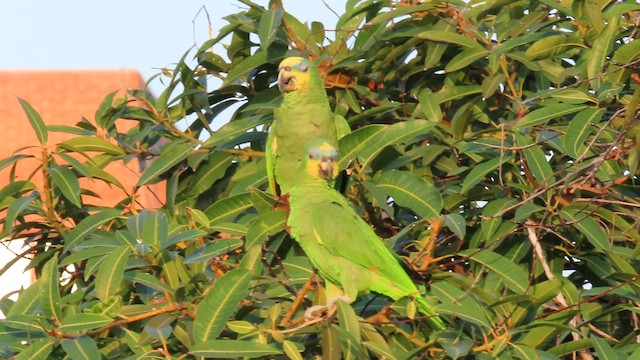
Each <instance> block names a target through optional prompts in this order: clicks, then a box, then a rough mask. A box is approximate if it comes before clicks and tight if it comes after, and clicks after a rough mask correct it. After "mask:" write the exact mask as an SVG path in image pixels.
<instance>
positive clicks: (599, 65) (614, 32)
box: [587, 17, 620, 90]
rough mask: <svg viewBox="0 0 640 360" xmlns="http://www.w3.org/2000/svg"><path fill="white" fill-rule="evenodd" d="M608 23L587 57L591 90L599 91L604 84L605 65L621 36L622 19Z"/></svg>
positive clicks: (615, 18)
mask: <svg viewBox="0 0 640 360" xmlns="http://www.w3.org/2000/svg"><path fill="white" fill-rule="evenodd" d="M607 22H608V23H607V26H606V27H605V28H604V29H603V30H602V31H601V32H600V33H599V34H598V36H597V37H596V39H595V41H594V42H593V47H592V48H591V53H590V54H589V56H588V57H587V76H589V78H590V79H591V88H592V89H594V90H597V89H599V88H600V85H601V84H602V78H603V76H602V72H603V67H604V64H605V62H606V61H607V56H608V55H609V53H610V52H611V50H612V49H613V44H614V42H615V41H616V38H617V37H618V36H620V18H619V17H613V18H609V19H607Z"/></svg>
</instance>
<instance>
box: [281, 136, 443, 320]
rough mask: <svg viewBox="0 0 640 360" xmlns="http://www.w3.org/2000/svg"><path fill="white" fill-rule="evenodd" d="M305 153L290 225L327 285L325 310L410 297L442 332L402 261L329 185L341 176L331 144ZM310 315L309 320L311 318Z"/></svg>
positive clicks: (292, 194) (294, 185)
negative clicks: (368, 296) (371, 297)
mask: <svg viewBox="0 0 640 360" xmlns="http://www.w3.org/2000/svg"><path fill="white" fill-rule="evenodd" d="M303 154H304V156H303V158H302V160H301V165H300V167H299V170H298V171H297V175H296V177H295V178H294V179H292V182H291V183H290V184H291V188H290V189H289V206H290V214H289V219H288V226H289V229H290V234H291V236H292V237H293V238H294V239H295V240H296V241H297V242H298V243H299V244H300V247H301V248H302V249H303V250H304V251H305V253H306V254H307V256H308V257H309V260H310V261H311V264H313V266H314V267H315V268H316V269H317V270H318V274H319V275H320V276H321V277H322V278H323V279H324V281H325V286H326V294H327V299H326V300H327V302H326V303H327V305H328V306H329V307H331V306H332V305H333V304H334V303H335V301H336V300H337V299H340V300H345V301H347V302H353V301H355V300H356V298H357V296H358V294H360V293H368V292H370V291H373V292H376V293H379V294H382V295H386V296H388V297H390V298H391V299H393V300H398V299H400V298H403V297H409V298H411V299H413V300H414V301H415V304H416V309H417V310H418V311H419V312H420V313H422V314H424V315H426V316H428V321H429V323H430V325H431V326H432V328H434V329H436V330H439V329H444V323H443V322H442V319H440V317H438V315H436V313H435V312H434V311H433V309H432V308H431V307H430V306H429V304H428V303H427V302H426V301H425V299H424V298H422V296H421V295H420V291H419V290H418V288H417V287H416V285H415V284H414V283H413V282H412V281H411V278H410V277H409V276H408V275H407V273H406V272H405V271H404V269H403V268H402V266H401V265H400V261H399V259H398V257H397V256H396V255H395V254H394V253H393V252H392V251H391V250H389V249H388V248H387V247H386V246H385V245H384V243H383V242H382V241H381V240H380V238H379V237H378V236H377V235H376V233H375V232H374V231H373V229H371V227H370V226H369V224H367V223H366V222H365V221H364V220H362V218H360V216H358V214H357V213H356V212H355V210H354V209H353V208H352V207H351V205H350V204H349V202H348V201H347V200H346V199H345V198H344V196H342V195H341V194H340V193H339V192H337V191H336V190H335V189H334V188H333V186H332V184H331V182H332V180H333V179H334V177H335V176H336V175H337V173H338V168H337V160H338V150H337V149H336V147H335V145H333V142H332V141H331V140H327V139H315V140H312V141H310V142H308V144H307V146H306V148H305V149H304V150H303ZM311 309H313V308H311ZM312 311H314V312H315V311H316V309H313V310H312ZM308 313H309V310H307V313H306V314H305V316H306V317H311V316H310V314H308Z"/></svg>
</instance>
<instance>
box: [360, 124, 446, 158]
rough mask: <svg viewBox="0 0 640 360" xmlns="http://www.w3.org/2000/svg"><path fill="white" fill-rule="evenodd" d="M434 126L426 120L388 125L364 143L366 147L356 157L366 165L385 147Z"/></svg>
mask: <svg viewBox="0 0 640 360" xmlns="http://www.w3.org/2000/svg"><path fill="white" fill-rule="evenodd" d="M434 127H435V123H433V122H430V121H427V120H411V121H401V122H397V123H395V124H393V125H389V126H388V127H387V128H386V129H384V131H382V132H381V133H380V134H379V136H377V137H375V138H374V139H373V141H372V142H371V143H369V144H367V145H366V146H367V147H366V149H364V151H362V152H360V153H359V154H358V159H360V161H361V164H362V166H363V167H366V166H367V165H369V164H370V163H371V161H372V160H373V159H374V158H375V157H376V156H377V155H378V154H379V153H380V152H381V151H382V150H383V149H384V148H385V147H387V146H391V145H396V144H401V143H407V142H409V140H412V139H415V138H417V137H418V136H420V135H425V134H428V133H429V132H430V131H431V130H432V129H433V128H434ZM409 143H410V142H409Z"/></svg>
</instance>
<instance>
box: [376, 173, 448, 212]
mask: <svg viewBox="0 0 640 360" xmlns="http://www.w3.org/2000/svg"><path fill="white" fill-rule="evenodd" d="M375 183H376V186H377V187H378V188H379V189H381V190H382V191H384V192H385V193H386V194H387V195H389V196H390V197H392V198H393V200H394V201H395V202H396V203H397V204H398V205H400V206H404V207H407V208H409V209H411V210H413V211H414V212H415V213H416V214H417V215H419V216H421V217H424V218H432V219H433V218H438V217H440V210H442V197H441V196H440V193H439V192H438V189H436V187H435V186H433V185H432V184H430V183H428V182H427V181H426V180H424V179H423V178H421V177H420V176H418V175H415V174H413V173H410V172H408V171H400V170H394V171H388V172H385V173H382V174H381V175H380V176H378V177H376V178H375Z"/></svg>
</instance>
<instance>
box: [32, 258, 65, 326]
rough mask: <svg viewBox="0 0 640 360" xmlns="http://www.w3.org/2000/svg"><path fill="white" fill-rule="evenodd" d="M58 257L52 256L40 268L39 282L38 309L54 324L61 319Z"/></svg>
mask: <svg viewBox="0 0 640 360" xmlns="http://www.w3.org/2000/svg"><path fill="white" fill-rule="evenodd" d="M59 281H60V274H59V273H58V257H57V256H53V257H52V258H51V260H49V261H47V263H46V264H45V265H44V267H43V268H42V273H41V274H40V280H39V281H38V285H39V286H40V307H41V308H42V313H43V314H44V315H45V316H46V317H48V318H49V319H52V320H53V321H54V322H55V323H56V324H58V323H60V319H61V318H62V305H61V300H60V289H59V285H58V284H59Z"/></svg>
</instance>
